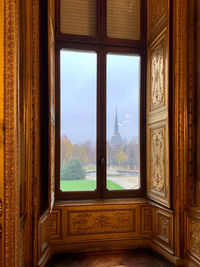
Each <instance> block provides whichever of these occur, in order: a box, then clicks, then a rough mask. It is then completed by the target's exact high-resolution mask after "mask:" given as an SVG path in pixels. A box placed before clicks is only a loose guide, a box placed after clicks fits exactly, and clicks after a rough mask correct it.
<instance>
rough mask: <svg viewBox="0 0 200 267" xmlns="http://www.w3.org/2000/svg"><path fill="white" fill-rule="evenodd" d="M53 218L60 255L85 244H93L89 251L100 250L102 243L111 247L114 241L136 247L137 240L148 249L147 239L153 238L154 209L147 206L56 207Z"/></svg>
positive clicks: (55, 245) (53, 240) (53, 239)
mask: <svg viewBox="0 0 200 267" xmlns="http://www.w3.org/2000/svg"><path fill="white" fill-rule="evenodd" d="M52 215H53V217H52V219H51V217H50V233H51V235H50V238H51V243H52V245H53V248H54V250H56V251H57V252H59V251H61V250H63V249H64V250H65V251H67V250H69V249H70V251H73V248H74V251H75V249H77V248H78V247H79V246H80V247H82V249H83V246H82V245H81V244H83V243H88V244H86V247H85V249H86V248H87V246H89V244H90V247H91V248H90V250H92V249H94V250H96V249H98V247H99V246H100V245H101V244H103V243H104V245H105V246H110V243H111V242H116V243H119V242H122V244H123V243H124V242H128V243H129V246H130V244H131V242H130V241H128V240H132V241H133V246H135V245H136V242H134V240H137V241H138V244H141V243H143V245H144V244H146V247H148V246H149V241H148V240H149V239H150V238H151V236H152V225H153V222H152V209H151V207H150V205H148V204H144V203H140V204H135V205H133V204H124V205H122V204H120V203H118V204H117V205H116V204H115V205H114V204H109V205H103V204H96V205H95V204H93V205H90V204H89V205H87V204H86V205H78V204H75V205H72V206H67V205H65V206H63V207H62V206H60V207H59V206H57V205H56V206H55V208H54V209H53V211H52V214H51V215H50V216H52ZM51 220H52V222H51ZM86 240H87V242H86ZM139 240H140V241H141V242H140V241H139ZM145 240H146V241H145ZM102 242H103V243H102ZM113 244H114V243H113ZM70 245H71V246H72V247H71V248H69V246H70ZM119 245H120V244H118V247H119ZM122 246H123V245H122ZM144 246H145V245H144ZM59 248H60V250H59ZM113 248H115V247H113ZM113 248H112V247H110V249H113Z"/></svg>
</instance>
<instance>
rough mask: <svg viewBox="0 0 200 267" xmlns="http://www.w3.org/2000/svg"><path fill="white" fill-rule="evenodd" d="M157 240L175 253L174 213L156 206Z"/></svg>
mask: <svg viewBox="0 0 200 267" xmlns="http://www.w3.org/2000/svg"><path fill="white" fill-rule="evenodd" d="M154 239H155V242H156V243H157V244H159V245H160V246H161V247H163V248H164V249H165V250H167V251H168V252H170V253H173V214H172V213H171V212H167V211H164V210H161V209H158V208H156V211H155V236H154Z"/></svg>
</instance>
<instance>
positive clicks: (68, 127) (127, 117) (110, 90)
mask: <svg viewBox="0 0 200 267" xmlns="http://www.w3.org/2000/svg"><path fill="white" fill-rule="evenodd" d="M139 64H140V60H139V57H136V56H130V55H127V56H120V55H116V54H115V55H113V54H112V55H111V54H109V55H108V56H107V139H108V140H110V139H111V135H112V133H113V129H114V122H115V111H116V107H117V113H118V123H119V131H120V134H121V136H122V138H126V139H128V140H130V139H131V138H132V137H135V136H138V97H139V96H138V93H139V90H138V88H139V72H138V70H139ZM96 84H97V56H96V53H86V52H85V53H84V52H73V51H69V50H63V51H61V135H63V134H65V135H67V137H68V138H69V139H70V141H71V142H72V143H73V144H75V143H84V142H86V141H87V140H89V139H90V140H91V141H92V142H95V140H96Z"/></svg>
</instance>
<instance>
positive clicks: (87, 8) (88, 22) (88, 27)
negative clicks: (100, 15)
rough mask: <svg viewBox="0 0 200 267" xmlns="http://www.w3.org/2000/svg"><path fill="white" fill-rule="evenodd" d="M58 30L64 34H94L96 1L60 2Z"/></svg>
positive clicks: (69, 0)
mask: <svg viewBox="0 0 200 267" xmlns="http://www.w3.org/2000/svg"><path fill="white" fill-rule="evenodd" d="M60 30H61V32H62V33H65V34H76V35H88V36H94V35H95V34H96V0H61V1H60Z"/></svg>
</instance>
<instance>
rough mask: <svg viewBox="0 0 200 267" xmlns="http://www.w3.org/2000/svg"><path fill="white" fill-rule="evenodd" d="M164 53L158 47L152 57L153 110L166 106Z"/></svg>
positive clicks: (161, 47)
mask: <svg viewBox="0 0 200 267" xmlns="http://www.w3.org/2000/svg"><path fill="white" fill-rule="evenodd" d="M163 57H164V52H163V46H162V45H159V46H157V47H156V48H155V49H154V51H153V52H152V55H151V108H152V109H155V108H158V107H160V106H162V105H164V59H163Z"/></svg>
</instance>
